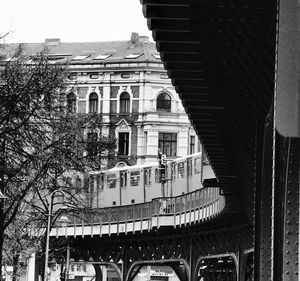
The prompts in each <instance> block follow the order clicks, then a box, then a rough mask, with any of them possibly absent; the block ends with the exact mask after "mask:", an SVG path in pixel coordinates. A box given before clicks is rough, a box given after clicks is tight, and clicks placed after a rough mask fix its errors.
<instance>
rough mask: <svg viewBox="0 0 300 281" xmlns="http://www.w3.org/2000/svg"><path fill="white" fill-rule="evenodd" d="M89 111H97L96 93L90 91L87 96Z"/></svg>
mask: <svg viewBox="0 0 300 281" xmlns="http://www.w3.org/2000/svg"><path fill="white" fill-rule="evenodd" d="M89 112H90V113H98V95H97V93H91V94H90V97H89Z"/></svg>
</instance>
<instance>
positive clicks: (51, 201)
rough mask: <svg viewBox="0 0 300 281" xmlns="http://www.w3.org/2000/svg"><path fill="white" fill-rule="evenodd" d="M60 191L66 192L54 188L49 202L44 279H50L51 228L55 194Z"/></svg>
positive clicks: (65, 219) (65, 218)
mask: <svg viewBox="0 0 300 281" xmlns="http://www.w3.org/2000/svg"><path fill="white" fill-rule="evenodd" d="M58 192H60V193H61V194H62V195H65V194H64V192H63V191H62V190H60V189H57V190H54V191H53V192H52V193H51V194H50V204H49V210H48V215H47V229H46V248H45V267H44V281H46V280H47V279H48V273H47V269H48V259H49V242H50V228H51V216H52V207H53V199H54V195H55V194H56V193H58ZM63 220H64V222H66V221H67V220H68V218H67V217H66V216H64V218H63Z"/></svg>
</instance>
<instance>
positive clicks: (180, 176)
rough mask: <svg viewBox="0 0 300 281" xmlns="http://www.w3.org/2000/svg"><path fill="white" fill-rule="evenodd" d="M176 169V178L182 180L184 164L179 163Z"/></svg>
mask: <svg viewBox="0 0 300 281" xmlns="http://www.w3.org/2000/svg"><path fill="white" fill-rule="evenodd" d="M177 169H178V178H179V179H182V178H184V162H179V163H178V166H177Z"/></svg>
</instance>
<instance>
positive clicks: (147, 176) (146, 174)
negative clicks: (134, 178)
mask: <svg viewBox="0 0 300 281" xmlns="http://www.w3.org/2000/svg"><path fill="white" fill-rule="evenodd" d="M144 183H145V185H151V168H146V169H144Z"/></svg>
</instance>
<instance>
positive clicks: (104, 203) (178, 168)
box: [89, 153, 214, 207]
mask: <svg viewBox="0 0 300 281" xmlns="http://www.w3.org/2000/svg"><path fill="white" fill-rule="evenodd" d="M211 177H214V174H213V171H212V170H211V168H210V166H209V165H208V163H207V161H205V159H204V158H203V156H202V153H195V154H191V155H188V156H185V157H180V158H177V159H174V160H172V161H167V163H166V174H165V178H166V180H165V183H163V182H162V181H161V178H160V167H159V163H158V162H157V163H146V164H144V165H135V166H123V167H118V168H112V169H108V170H106V171H103V172H91V173H90V174H89V187H90V194H91V198H90V205H91V207H110V206H120V205H130V204H137V203H142V202H149V201H151V200H152V199H153V198H157V197H172V196H178V195H181V194H184V193H188V192H192V191H194V190H197V189H200V188H202V181H203V179H204V178H211Z"/></svg>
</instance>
